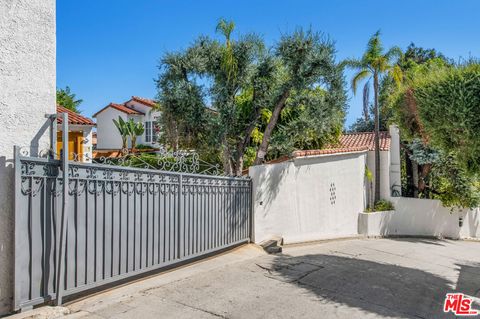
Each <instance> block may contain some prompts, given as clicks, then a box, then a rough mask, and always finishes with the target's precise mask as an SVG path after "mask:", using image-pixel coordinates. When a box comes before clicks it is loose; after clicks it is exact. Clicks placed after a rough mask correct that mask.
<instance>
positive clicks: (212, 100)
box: [157, 20, 345, 175]
mask: <svg viewBox="0 0 480 319" xmlns="http://www.w3.org/2000/svg"><path fill="white" fill-rule="evenodd" d="M233 31H234V24H233V23H232V22H229V21H226V20H220V22H219V24H218V26H217V32H218V33H219V34H220V38H219V39H218V40H217V39H211V38H209V37H200V38H199V39H197V40H196V41H195V42H194V43H193V45H191V46H190V47H189V48H187V49H186V50H184V51H181V52H176V53H169V54H167V55H165V56H164V58H163V59H162V64H161V72H160V76H159V79H158V82H157V85H158V90H159V92H158V99H159V101H160V105H161V107H162V112H163V113H162V119H161V120H160V126H161V128H162V131H163V130H166V132H172V133H167V134H164V135H163V138H162V141H169V143H167V144H169V145H170V146H172V145H177V146H178V147H180V148H185V147H189V148H190V149H192V148H194V149H196V150H200V151H201V152H202V153H203V154H204V153H209V152H212V153H216V154H219V158H220V159H221V162H222V163H223V167H224V171H225V173H226V174H227V175H240V174H242V170H243V167H244V160H245V157H246V155H245V154H246V152H247V151H248V155H247V157H248V163H249V164H250V163H251V160H252V157H253V156H255V153H256V149H255V148H257V147H259V148H261V149H262V150H263V151H264V153H266V151H267V148H268V144H269V141H270V139H271V137H272V133H273V132H274V129H275V127H276V124H277V122H278V119H279V118H280V116H281V114H280V113H282V110H284V109H286V108H297V107H299V110H300V109H301V108H302V107H303V109H304V110H305V112H307V111H308V112H310V113H309V114H310V116H318V121H317V122H316V123H313V122H314V121H308V124H309V125H310V128H311V127H313V126H314V125H315V126H318V129H316V130H315V134H312V136H314V137H313V138H315V137H318V138H319V139H320V138H321V136H319V135H321V134H333V133H332V132H333V129H330V123H333V122H335V123H337V122H338V121H341V120H342V119H343V113H342V112H343V107H344V106H345V92H344V89H343V88H344V83H343V73H342V70H341V68H340V67H339V66H338V65H337V64H336V63H335V62H334V48H333V44H332V43H331V42H329V41H324V40H322V39H321V37H320V36H319V35H318V34H316V33H314V32H310V31H309V32H303V31H298V32H296V33H294V34H292V35H290V36H284V37H283V38H282V39H281V41H280V42H279V44H278V45H277V46H275V47H274V48H272V50H265V48H264V43H263V40H261V39H260V38H259V37H258V36H256V35H254V34H246V35H243V36H234V33H233ZM304 51H305V52H304ZM320 88H321V90H319V89H320ZM313 91H319V94H312V92H313ZM320 91H321V93H320ZM315 108H316V109H315ZM329 110H335V111H334V112H333V111H332V112H329ZM338 110H339V111H338ZM330 113H333V114H335V116H329V115H330ZM273 117H275V119H273ZM296 118H297V119H304V120H305V121H303V122H302V125H303V124H305V123H307V120H306V119H305V118H306V116H303V117H300V115H298V116H297V117H296ZM265 119H266V121H265V122H264V120H265ZM264 123H265V125H264ZM332 125H333V124H332ZM305 127H306V125H305ZM262 131H263V133H262ZM297 131H298V130H297ZM265 133H266V134H265ZM169 136H174V137H176V141H179V143H177V142H176V141H175V139H172V138H168V137H169ZM284 136H286V134H285V135H284ZM313 138H312V139H313ZM290 144H291V145H293V143H290ZM201 155H202V154H201ZM258 158H260V159H261V160H260V161H259V162H262V161H263V160H264V159H265V156H260V157H259V156H257V159H258Z"/></svg>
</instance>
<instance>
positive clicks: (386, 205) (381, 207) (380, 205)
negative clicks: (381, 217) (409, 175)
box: [374, 199, 395, 212]
mask: <svg viewBox="0 0 480 319" xmlns="http://www.w3.org/2000/svg"><path fill="white" fill-rule="evenodd" d="M394 209H395V207H394V206H393V204H392V202H389V201H387V200H384V199H381V200H378V201H376V202H375V206H374V210H375V211H376V212H382V211H387V210H394Z"/></svg>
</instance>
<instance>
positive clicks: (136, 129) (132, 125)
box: [126, 119, 145, 149]
mask: <svg viewBox="0 0 480 319" xmlns="http://www.w3.org/2000/svg"><path fill="white" fill-rule="evenodd" d="M126 126H127V130H128V135H129V136H130V140H131V141H132V149H135V147H136V145H137V136H140V135H142V134H143V133H144V132H145V127H144V126H143V124H142V123H141V122H135V121H134V120H133V119H129V120H128V121H127V122H126Z"/></svg>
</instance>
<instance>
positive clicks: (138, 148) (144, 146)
mask: <svg viewBox="0 0 480 319" xmlns="http://www.w3.org/2000/svg"><path fill="white" fill-rule="evenodd" d="M135 148H136V149H137V150H151V149H152V148H153V147H152V146H150V145H145V144H137V146H136V147H135Z"/></svg>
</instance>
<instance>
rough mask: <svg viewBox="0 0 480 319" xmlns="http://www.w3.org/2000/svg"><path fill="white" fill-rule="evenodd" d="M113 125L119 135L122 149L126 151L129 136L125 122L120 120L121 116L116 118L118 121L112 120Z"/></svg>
mask: <svg viewBox="0 0 480 319" xmlns="http://www.w3.org/2000/svg"><path fill="white" fill-rule="evenodd" d="M113 124H115V126H116V127H117V130H118V132H119V133H120V136H121V137H122V149H123V150H126V149H127V147H128V146H127V138H128V136H129V135H130V133H129V130H128V126H127V122H125V120H124V119H122V117H121V116H119V117H118V120H115V119H113Z"/></svg>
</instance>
